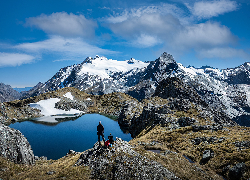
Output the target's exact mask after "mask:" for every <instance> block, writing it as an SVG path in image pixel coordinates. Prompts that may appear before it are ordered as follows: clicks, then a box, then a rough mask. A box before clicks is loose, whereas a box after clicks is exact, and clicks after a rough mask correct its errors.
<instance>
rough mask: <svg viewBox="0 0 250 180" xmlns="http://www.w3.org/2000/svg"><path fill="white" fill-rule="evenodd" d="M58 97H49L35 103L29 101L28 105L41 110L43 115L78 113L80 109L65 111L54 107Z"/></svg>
mask: <svg viewBox="0 0 250 180" xmlns="http://www.w3.org/2000/svg"><path fill="white" fill-rule="evenodd" d="M59 101H60V99H59V98H50V99H47V100H41V101H39V102H37V103H31V104H30V107H33V108H37V109H39V110H41V114H42V115H44V116H53V115H58V114H65V115H66V114H80V113H82V111H79V110H76V109H71V110H70V111H65V110H62V109H56V108H55V104H56V103H57V102H59Z"/></svg>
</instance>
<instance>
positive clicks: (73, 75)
mask: <svg viewBox="0 0 250 180" xmlns="http://www.w3.org/2000/svg"><path fill="white" fill-rule="evenodd" d="M148 64H149V63H145V62H142V61H138V60H135V59H133V58H131V59H130V60H126V61H117V60H112V59H107V58H105V57H99V56H96V57H95V58H91V57H88V58H86V59H85V60H84V61H83V62H82V63H81V64H77V65H72V66H68V67H65V68H62V69H60V70H59V71H58V72H57V73H56V74H55V75H54V76H53V77H52V78H51V79H49V80H48V81H47V82H45V83H44V84H39V85H37V88H33V89H32V91H30V93H29V94H26V96H24V97H23V98H27V97H29V96H36V95H38V94H41V93H44V92H48V91H53V90H57V89H61V88H63V87H75V88H77V89H80V90H84V91H86V92H88V93H91V94H95V95H97V94H107V93H111V92H117V91H119V92H126V91H127V89H128V86H126V85H125V84H126V83H127V78H129V77H130V76H131V75H134V74H137V73H139V72H140V71H143V70H144V69H145V68H146V67H147V66H148ZM138 82H139V79H134V80H133V83H131V85H135V84H137V83H138Z"/></svg>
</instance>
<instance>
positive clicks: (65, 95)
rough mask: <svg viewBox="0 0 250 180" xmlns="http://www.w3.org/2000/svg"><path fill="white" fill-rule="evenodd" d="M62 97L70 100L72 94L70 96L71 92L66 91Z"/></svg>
mask: <svg viewBox="0 0 250 180" xmlns="http://www.w3.org/2000/svg"><path fill="white" fill-rule="evenodd" d="M63 97H66V98H69V99H71V100H74V96H72V94H71V92H67V93H66V94H64V95H63Z"/></svg>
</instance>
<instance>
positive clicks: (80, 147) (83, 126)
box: [9, 114, 132, 159]
mask: <svg viewBox="0 0 250 180" xmlns="http://www.w3.org/2000/svg"><path fill="white" fill-rule="evenodd" d="M99 121H102V124H103V126H104V136H105V139H107V138H108V136H109V133H112V135H113V136H114V139H115V138H116V137H119V138H121V139H123V140H125V141H130V140H131V139H132V138H131V135H130V134H126V133H124V132H123V131H122V130H121V129H120V126H119V124H118V122H117V121H114V120H112V119H109V118H107V117H105V116H102V115H99V114H85V115H83V116H81V117H79V118H77V119H76V120H69V121H62V122H60V123H41V122H38V121H23V122H17V123H15V124H11V125H9V126H10V127H11V128H15V129H18V130H19V131H21V133H22V134H23V135H24V136H25V137H26V138H27V139H28V141H29V143H30V145H31V147H32V149H33V151H34V154H35V156H46V157H48V159H59V158H61V157H63V156H65V155H66V153H67V152H69V150H74V151H77V152H82V151H84V150H87V149H90V148H92V147H93V145H94V143H95V142H97V141H98V137H97V130H96V128H97V125H98V124H99ZM101 140H102V138H101Z"/></svg>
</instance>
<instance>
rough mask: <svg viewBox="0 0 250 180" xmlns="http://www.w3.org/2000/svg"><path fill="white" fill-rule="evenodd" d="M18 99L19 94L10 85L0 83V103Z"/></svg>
mask: <svg viewBox="0 0 250 180" xmlns="http://www.w3.org/2000/svg"><path fill="white" fill-rule="evenodd" d="M20 97H21V94H20V93H19V92H17V91H16V90H14V89H13V88H12V87H11V86H10V85H6V84H4V83H0V102H6V101H13V100H15V99H19V98H20Z"/></svg>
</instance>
